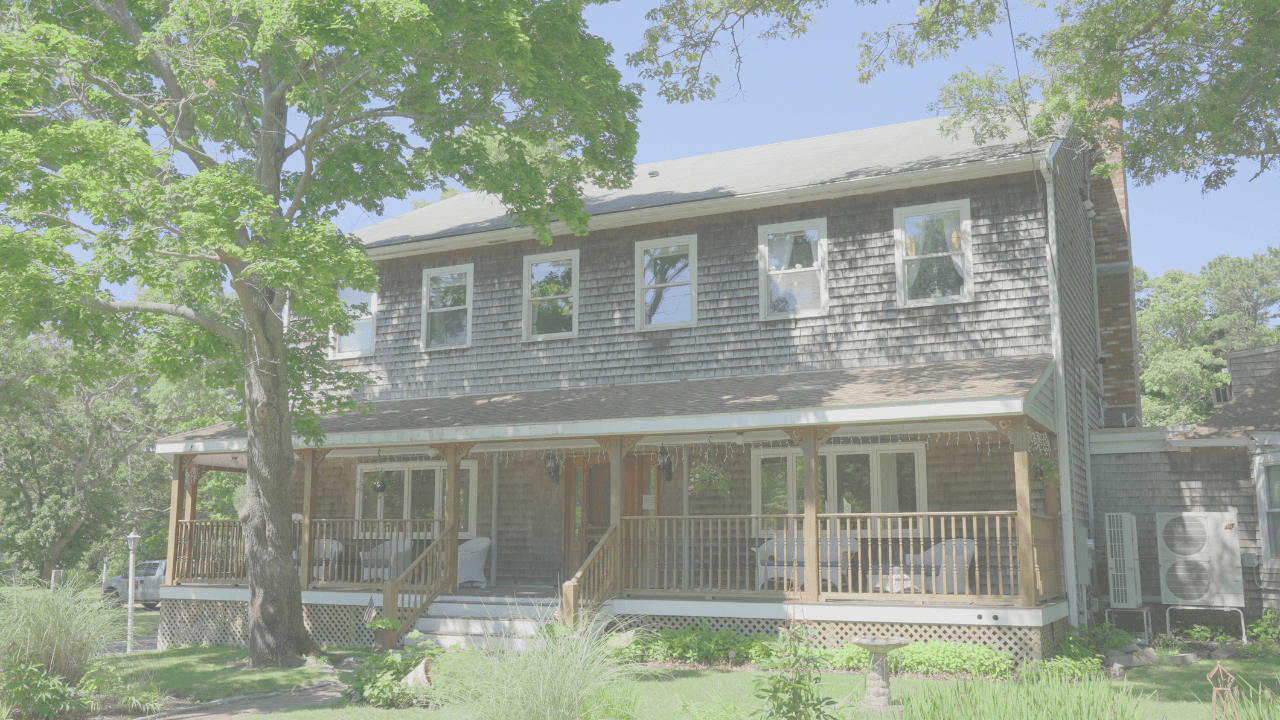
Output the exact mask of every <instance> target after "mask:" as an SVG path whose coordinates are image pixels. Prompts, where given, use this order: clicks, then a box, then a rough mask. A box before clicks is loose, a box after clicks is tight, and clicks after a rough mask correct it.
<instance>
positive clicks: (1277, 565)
mask: <svg viewBox="0 0 1280 720" xmlns="http://www.w3.org/2000/svg"><path fill="white" fill-rule="evenodd" d="M1274 466H1280V452H1270V453H1260V454H1258V455H1255V456H1254V458H1253V477H1254V486H1255V492H1256V494H1257V497H1256V502H1257V503H1258V532H1259V535H1258V539H1259V540H1260V541H1261V543H1260V544H1261V549H1262V552H1261V553H1260V556H1261V558H1262V560H1263V565H1264V567H1266V568H1267V569H1268V570H1280V553H1276V552H1274V551H1273V550H1272V548H1271V532H1272V525H1271V524H1272V522H1273V521H1275V522H1280V507H1277V508H1273V507H1271V506H1270V504H1269V503H1268V502H1267V501H1268V499H1269V498H1268V497H1267V468H1268V467H1274ZM1272 513H1275V516H1274V517H1273V515H1272Z"/></svg>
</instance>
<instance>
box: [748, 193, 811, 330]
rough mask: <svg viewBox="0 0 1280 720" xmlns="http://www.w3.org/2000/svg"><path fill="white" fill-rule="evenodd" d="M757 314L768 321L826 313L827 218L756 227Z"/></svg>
mask: <svg viewBox="0 0 1280 720" xmlns="http://www.w3.org/2000/svg"><path fill="white" fill-rule="evenodd" d="M758 232H759V259H760V317H762V318H764V319H766V320H771V319H774V318H787V317H811V316H814V315H825V314H826V312H827V221H826V219H825V218H820V219H817V220H802V221H800V222H789V223H778V224H775V225H761V226H760V227H759V231H758Z"/></svg>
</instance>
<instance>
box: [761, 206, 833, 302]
mask: <svg viewBox="0 0 1280 720" xmlns="http://www.w3.org/2000/svg"><path fill="white" fill-rule="evenodd" d="M814 228H816V229H817V230H818V258H817V260H818V261H817V268H818V292H819V294H820V297H821V301H820V307H818V308H817V309H813V310H800V311H798V312H793V313H780V314H772V313H770V312H769V241H768V237H769V235H770V234H772V233H780V232H791V231H794V230H810V229H814ZM756 241H757V251H756V252H757V256H758V259H757V261H758V262H759V264H760V319H761V320H786V319H790V318H803V317H819V316H822V315H826V314H827V313H828V311H829V310H830V308H831V298H830V296H829V295H828V294H827V250H828V247H829V246H830V242H829V241H828V240H827V219H826V218H824V217H823V218H814V219H812V220H797V221H795V222H784V223H773V224H771V225H760V226H759V227H757V228H756ZM779 272H781V273H786V272H788V271H787V270H781V271H779ZM790 272H795V271H790Z"/></svg>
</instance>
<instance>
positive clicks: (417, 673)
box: [400, 658, 434, 687]
mask: <svg viewBox="0 0 1280 720" xmlns="http://www.w3.org/2000/svg"><path fill="white" fill-rule="evenodd" d="M433 662H434V660H433V659H432V658H424V659H423V661H422V662H420V663H418V665H417V666H416V667H414V668H413V669H412V670H410V671H409V674H408V675H405V676H404V678H403V679H401V680H400V682H401V683H403V684H405V685H408V686H409V687H431V678H430V673H431V664H432V663H433Z"/></svg>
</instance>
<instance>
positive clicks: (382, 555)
mask: <svg viewBox="0 0 1280 720" xmlns="http://www.w3.org/2000/svg"><path fill="white" fill-rule="evenodd" d="M413 558H414V555H413V541H412V540H410V539H409V538H400V539H399V540H388V541H386V542H384V543H382V544H381V545H379V546H377V547H375V548H373V549H372V550H366V551H364V552H362V553H360V581H361V582H370V581H372V580H380V581H383V582H385V581H388V580H395V579H396V578H398V577H400V573H402V572H404V571H405V570H406V569H408V567H409V563H411V562H413Z"/></svg>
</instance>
